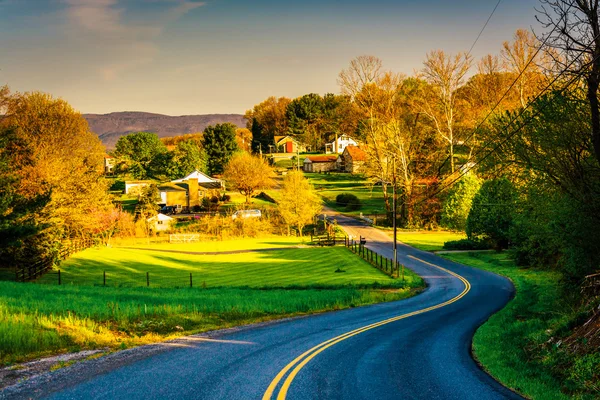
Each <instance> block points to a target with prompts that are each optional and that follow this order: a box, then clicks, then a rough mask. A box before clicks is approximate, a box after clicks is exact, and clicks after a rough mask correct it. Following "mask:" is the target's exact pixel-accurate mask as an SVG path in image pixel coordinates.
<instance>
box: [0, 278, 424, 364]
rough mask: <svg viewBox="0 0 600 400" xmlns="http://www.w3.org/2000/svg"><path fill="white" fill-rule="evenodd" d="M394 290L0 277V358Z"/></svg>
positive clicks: (375, 297)
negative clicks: (64, 282) (122, 284)
mask: <svg viewBox="0 0 600 400" xmlns="http://www.w3.org/2000/svg"><path fill="white" fill-rule="evenodd" d="M414 293H415V291H414V289H400V290H397V291H393V292H389V291H377V290H362V289H357V288H352V287H348V288H339V289H328V290H321V289H271V290H263V289H251V288H218V289H199V288H198V289H152V288H129V289H122V288H109V287H107V288H104V287H89V286H70V285H69V286H48V285H36V284H23V283H13V282H0V362H2V363H11V362H15V361H19V360H24V359H28V358H31V357H34V356H39V355H43V354H48V353H56V352H63V351H69V350H79V349H84V348H99V347H112V348H116V347H123V346H133V345H139V344H145V343H152V342H156V341H160V340H164V339H168V338H172V337H176V336H178V335H181V334H184V333H193V332H202V331H206V330H211V329H218V328H223V327H228V326H233V325H239V324H243V323H248V322H254V321H261V320H268V319H272V318H277V317H281V316H284V315H296V314H302V313H310V312H316V311H324V310H335V309H341V308H346V307H353V306H359V305H364V304H371V303H375V302H380V301H391V300H397V299H402V298H405V297H408V296H410V295H412V294H414Z"/></svg>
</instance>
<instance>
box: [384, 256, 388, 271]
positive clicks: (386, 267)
mask: <svg viewBox="0 0 600 400" xmlns="http://www.w3.org/2000/svg"><path fill="white" fill-rule="evenodd" d="M385 270H386V271H387V270H388V259H387V257H386V258H385Z"/></svg>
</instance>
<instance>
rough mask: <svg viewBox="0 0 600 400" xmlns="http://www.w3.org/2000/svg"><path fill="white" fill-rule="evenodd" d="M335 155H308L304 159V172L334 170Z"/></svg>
mask: <svg viewBox="0 0 600 400" xmlns="http://www.w3.org/2000/svg"><path fill="white" fill-rule="evenodd" d="M336 161H337V156H333V155H332V156H308V157H306V158H305V159H304V165H303V169H304V172H329V171H335V170H336V168H337V166H336Z"/></svg>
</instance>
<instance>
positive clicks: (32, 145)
mask: <svg viewBox="0 0 600 400" xmlns="http://www.w3.org/2000/svg"><path fill="white" fill-rule="evenodd" d="M5 104H6V115H5V117H4V118H3V119H2V120H1V122H0V125H1V127H2V128H3V129H10V130H12V132H13V133H14V137H15V140H14V141H13V143H23V144H26V145H24V150H23V151H24V153H23V154H25V155H22V156H21V155H20V156H18V157H15V158H12V159H10V160H9V165H10V170H11V171H12V172H13V173H14V175H15V177H16V178H17V179H16V180H15V186H13V188H14V194H15V195H16V197H13V198H12V200H10V203H11V207H14V206H15V205H16V203H15V199H17V198H22V199H24V201H34V200H35V199H36V198H43V197H44V196H45V195H47V194H48V193H49V200H48V201H47V202H45V204H44V206H43V207H41V208H39V209H31V210H29V211H28V212H27V214H28V215H29V216H30V217H31V218H33V219H34V220H35V221H36V224H37V225H38V226H43V227H44V228H43V229H41V230H40V231H39V232H37V234H35V235H33V236H31V237H29V238H27V240H26V241H24V246H22V251H21V253H20V255H19V257H21V258H20V259H21V260H22V261H24V260H27V262H31V261H36V260H40V259H45V260H50V261H52V260H53V259H54V258H55V257H56V254H57V250H58V247H57V244H58V243H60V240H61V239H64V238H75V237H82V238H85V237H90V236H93V235H95V233H96V227H97V225H98V223H97V221H98V220H97V218H98V211H101V210H107V209H110V208H111V207H113V206H112V203H111V201H110V198H109V196H108V194H107V187H108V185H107V182H106V180H105V179H104V178H103V176H102V173H103V155H104V152H105V149H104V147H103V146H102V144H101V143H100V140H99V139H98V137H97V136H96V135H94V134H93V133H91V132H90V131H89V127H88V124H87V122H86V120H85V119H84V118H83V117H82V116H81V114H80V113H78V112H76V111H75V110H73V108H72V107H71V106H70V105H69V104H68V103H66V102H65V101H63V100H57V99H53V98H52V97H51V96H49V95H47V94H43V93H39V92H34V93H26V94H19V93H17V94H13V95H11V96H10V97H8V98H7V99H6V100H5ZM11 153H14V154H18V153H17V152H13V151H12V150H11ZM17 203H18V202H17ZM13 209H15V208H13Z"/></svg>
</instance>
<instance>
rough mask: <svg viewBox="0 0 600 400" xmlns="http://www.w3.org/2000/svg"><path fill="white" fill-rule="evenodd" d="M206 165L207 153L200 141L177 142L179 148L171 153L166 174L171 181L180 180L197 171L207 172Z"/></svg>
mask: <svg viewBox="0 0 600 400" xmlns="http://www.w3.org/2000/svg"><path fill="white" fill-rule="evenodd" d="M206 163H207V156H206V152H205V151H204V150H203V149H202V144H201V142H200V141H199V140H196V139H189V140H182V141H179V142H177V147H176V148H175V149H174V150H173V151H172V152H170V153H169V160H168V162H167V165H166V168H165V172H166V175H167V177H168V178H169V179H180V178H183V177H184V176H187V175H189V174H190V173H192V172H194V171H196V170H198V171H201V172H207V166H206Z"/></svg>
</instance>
